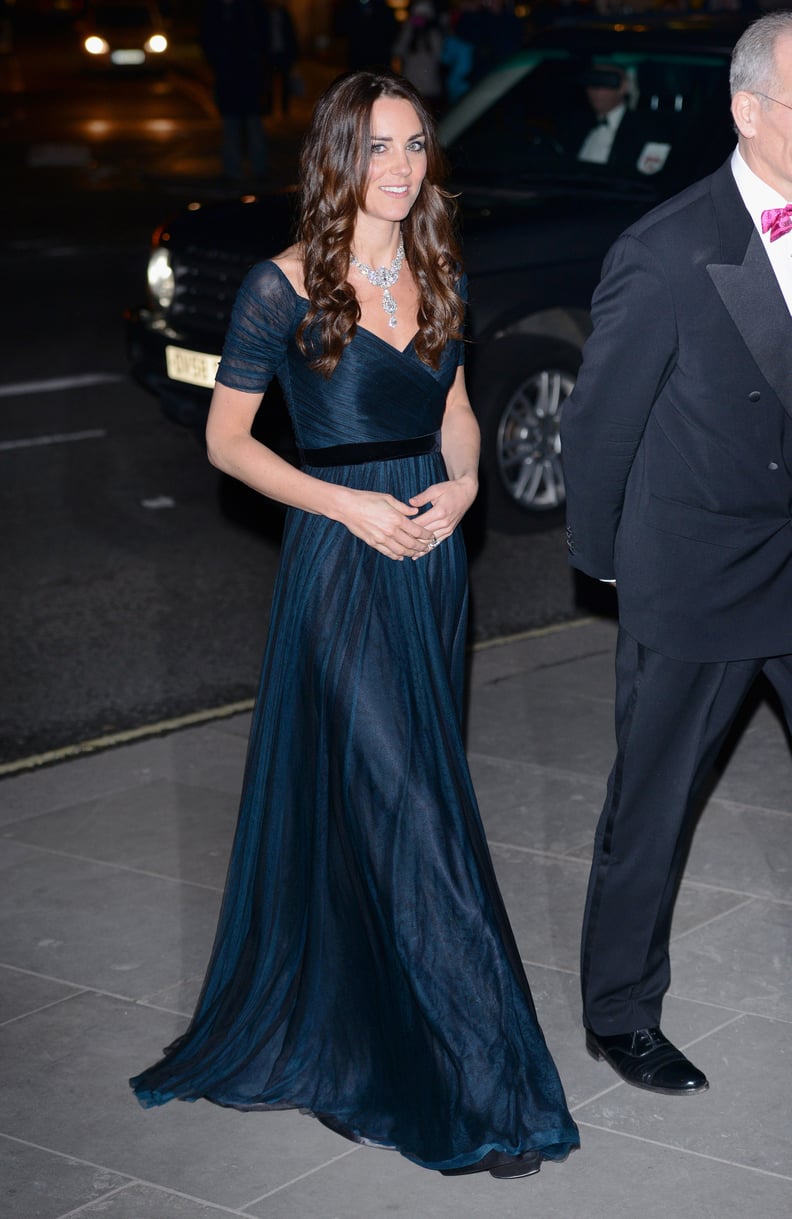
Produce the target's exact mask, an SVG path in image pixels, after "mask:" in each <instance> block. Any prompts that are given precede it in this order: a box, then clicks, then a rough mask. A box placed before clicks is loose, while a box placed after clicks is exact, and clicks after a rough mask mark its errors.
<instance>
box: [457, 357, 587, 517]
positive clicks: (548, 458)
mask: <svg viewBox="0 0 792 1219" xmlns="http://www.w3.org/2000/svg"><path fill="white" fill-rule="evenodd" d="M580 359H581V356H580V352H579V350H578V349H577V348H576V347H574V346H573V345H572V344H571V343H565V342H562V341H561V340H558V339H543V338H538V337H533V336H531V337H528V338H525V337H520V336H512V337H509V338H505V339H500V340H498V341H496V342H494V343H492V344H491V345H490V346H489V347H488V348H487V349H486V350H485V351H484V352H482V354H481V357H480V358H479V359H478V360H477V363H476V368H475V376H474V381H473V393H472V400H473V406H474V409H475V411H476V414H477V416H478V419H479V423H480V425H481V480H482V492H483V496H484V499H485V511H486V521H487V526H488V527H489V528H490V529H494V530H496V531H498V532H501V533H530V532H536V531H539V530H544V529H550V528H553V527H554V526H556V525H559V524H561V522H562V521H563V519H564V512H565V502H566V497H565V494H564V480H563V473H562V470H561V442H560V437H559V427H560V422H561V410H562V408H563V404H564V401H565V399H566V398H567V397H568V395H569V394H570V393H571V391H572V387H573V386H574V384H575V380H576V378H577V374H578V370H579V368H580Z"/></svg>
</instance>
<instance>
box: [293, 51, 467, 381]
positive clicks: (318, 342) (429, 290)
mask: <svg viewBox="0 0 792 1219" xmlns="http://www.w3.org/2000/svg"><path fill="white" fill-rule="evenodd" d="M380 97H395V98H402V99H403V100H404V101H407V102H409V103H410V105H411V106H412V107H413V108H414V109H415V112H416V114H417V115H418V118H419V120H420V123H421V127H422V129H423V131H424V133H425V136H426V177H425V178H424V180H423V183H422V185H421V190H420V192H419V194H418V197H417V199H416V200H415V203H414V204H413V206H412V208H411V210H410V213H409V215H408V216H407V218H406V219H405V221H404V223H403V225H402V237H403V240H404V251H405V255H406V258H407V263H408V265H409V267H410V270H411V272H412V275H413V279H414V280H415V283H416V286H417V288H418V333H417V335H416V337H415V341H414V347H415V352H416V354H417V355H418V357H419V358H420V359H421V360H423V362H424V363H425V364H428V365H429V366H430V367H432V368H437V367H438V364H439V361H440V354H441V352H442V350H443V347H444V346H445V344H446V343H447V342H448V341H449V340H450V339H454V338H459V337H460V335H461V331H462V322H463V317H464V305H463V302H462V300H461V298H460V296H459V293H458V291H457V284H458V280H459V276H460V269H461V261H460V254H459V245H458V242H457V239H456V234H455V223H456V206H455V201H454V198H453V196H452V195H450V194H449V192H448V191H446V190H444V189H443V187H442V185H441V182H442V180H443V178H444V176H445V169H446V165H445V159H444V157H443V154H442V151H441V148H440V143H439V141H438V138H437V131H436V127H435V122H434V119H433V117H432V115H431V114H430V112H429V111H428V110H427V108H426V106H425V104H424V102H423V100H422V98H421V96H420V94H419V93H418V92H417V90H416V89H415V88H414V87H413V86H412V85H411V84H410V82H409V81H408V80H405V79H404V77H401V76H397V75H396V74H395V73H394V72H389V71H381V72H373V71H355V72H347V73H346V74H345V75H344V76H340V77H339V78H338V79H337V80H335V81H334V82H333V84H331V85H330V87H329V88H328V89H327V90H325V92H324V93H323V94H322V96H321V97H320V99H319V101H318V102H317V104H316V108H315V110H314V114H313V120H312V122H311V126H310V129H309V131H308V133H307V134H306V137H305V140H304V142H303V146H302V150H301V154H300V183H301V188H300V189H301V198H300V213H299V221H298V229H297V239H298V241H299V243H300V245H301V247H302V251H301V252H302V257H303V275H304V281H305V292H306V296H307V297H308V300H309V302H310V304H309V308H308V312H307V314H306V317H305V318H304V320H303V322H302V323H301V325H300V327H299V329H298V331H297V343H298V345H299V347H300V349H301V351H302V352H303V353H304V354H305V355H306V356H308V357H309V359H310V364H311V367H312V368H315V369H317V370H318V371H319V372H321V373H323V374H324V375H325V376H326V377H329V376H330V374H331V373H332V372H333V370H334V369H335V367H336V365H337V364H338V361H339V360H340V359H341V355H342V353H343V350H344V347H345V346H346V345H347V343H349V342H350V341H351V339H352V338H353V336H354V334H355V331H356V329H357V323H358V322H359V320H360V305H359V303H358V299H357V296H356V295H355V290H354V288H353V287H352V285H351V284H350V283H349V282H348V276H349V252H350V249H351V247H352V236H353V233H354V228H355V220H356V218H357V213H358V209H359V208H361V207H363V205H364V202H365V198H366V186H367V181H368V169H369V161H370V158H371V109H372V106H373V105H374V102H375V101H376V100H377V98H380Z"/></svg>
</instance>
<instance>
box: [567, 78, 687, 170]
mask: <svg viewBox="0 0 792 1219" xmlns="http://www.w3.org/2000/svg"><path fill="white" fill-rule="evenodd" d="M581 84H582V85H583V86H584V87H585V93H586V102H587V105H586V108H585V111H578V112H577V113H575V114H574V115H572V116H571V118H570V119H569V120H568V121H567V123H566V124H565V125H564V129H563V130H562V131H561V132H559V138H560V142H561V143H562V145H563V146H564V148H565V150H566V151H567V153H569V155H571V156H573V157H574V158H575V159H576V160H577V161H581V162H585V163H586V164H589V165H608V166H610V167H611V170H613V169H614V168H615V169H616V170H617V171H618V172H623V173H625V174H628V175H631V176H632V175H634V174H635V173H638V174H653V173H657V172H658V170H660V169H662V168H663V166H664V165H665V162H666V159H667V157H668V154H669V153H670V151H671V142H670V136H669V133H668V130H667V124H666V123H665V122H664V120H663V118H662V117H661V116H660V115H657V114H653V115H648V114H646V113H645V112H643V111H640V112H639V111H638V110H636V109H634V108H633V106H632V105H631V100H632V99H631V84H630V78H629V76H628V75H627V72H626V71H625V70H624V68H622V67H619V66H618V65H617V64H609V63H593V64H591V65H590V66H589V68H588V69H587V70H586V71H585V72H584V73H583V76H582V77H581Z"/></svg>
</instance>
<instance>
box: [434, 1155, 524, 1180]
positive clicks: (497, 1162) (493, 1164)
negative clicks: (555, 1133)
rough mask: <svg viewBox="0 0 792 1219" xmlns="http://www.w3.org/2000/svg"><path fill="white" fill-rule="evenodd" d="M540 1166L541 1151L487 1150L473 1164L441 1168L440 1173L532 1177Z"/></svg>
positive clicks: (447, 1175)
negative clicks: (518, 1153) (519, 1153)
mask: <svg viewBox="0 0 792 1219" xmlns="http://www.w3.org/2000/svg"><path fill="white" fill-rule="evenodd" d="M541 1167H542V1153H541V1151H524V1152H523V1153H522V1155H518V1156H510V1155H508V1154H507V1153H506V1152H505V1151H488V1152H487V1154H486V1155H485V1156H484V1157H483V1159H481V1160H477V1161H476V1163H475V1164H466V1165H465V1167H464V1168H441V1169H440V1173H441V1175H442V1176H444V1177H466V1176H469V1174H470V1173H473V1172H488V1173H489V1174H490V1176H491V1177H497V1178H498V1179H499V1180H501V1181H505V1180H510V1179H511V1178H513V1177H532V1176H534V1174H535V1173H537V1172H538V1171H539V1169H540V1168H541Z"/></svg>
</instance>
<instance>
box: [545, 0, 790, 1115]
mask: <svg viewBox="0 0 792 1219" xmlns="http://www.w3.org/2000/svg"><path fill="white" fill-rule="evenodd" d="M731 92H732V107H731V108H732V115H733V118H734V123H735V127H736V130H737V147H736V149H735V151H734V154H733V155H732V157H731V158H730V159H729V161H727V162H726V164H724V165H723V166H722V167H721V168H720V169H719V170H718V171H717V172H716V173H714V174H713V175H712V176H711V177H708V178H705V179H704V180H703V181H701V182H698V183H697V184H695V185H694V186H692V187H690V188H689V189H687V190H686V191H684V192H683V193H682V194H680V195H677V196H676V197H675V198H674V199H671V200H670V201H668V202H666V203H664V204H662V205H661V206H660V207H658V208H656V209H655V210H654V211H652V212H650V213H649V214H648V215H647V216H645V217H644V218H643V219H642V220H640V221H639V222H638V223H637V224H634V225H633V226H632V227H631V228H630V229H628V230H627V232H626V233H624V234H623V235H622V236H621V237H620V238H619V240H618V241H617V242H616V244H615V245H614V247H613V248H612V249H611V251H610V253H609V254H608V256H607V258H606V261H605V265H604V269H603V277H602V280H601V282H600V285H599V287H598V288H597V291H596V293H595V295H594V301H593V306H592V316H593V322H594V328H593V333H592V335H591V337H590V339H589V341H588V343H587V345H586V348H585V352H584V359H583V366H582V369H581V372H580V376H579V379H578V381H577V385H576V386H575V390H574V392H573V393H572V395H571V397H570V399H569V400H568V402H567V404H566V406H565V410H564V416H563V422H562V452H563V457H564V467H565V473H566V480H567V495H568V528H567V535H568V545H569V551H570V562H571V563H572V565H573V566H575V567H578V568H580V569H581V570H582V571H584V572H586V573H588V574H589V575H591V576H594V577H595V578H598V579H603V580H615V583H616V589H617V595H618V601H619V626H620V629H619V639H618V645H617V655H616V680H617V684H616V735H617V746H618V751H617V757H616V761H615V764H614V767H613V770H612V772H611V775H610V779H609V782H608V790H607V796H606V802H605V807H604V809H603V812H602V816H601V819H600V822H599V826H598V829H597V833H596V839H595V847H594V859H593V863H592V870H591V876H590V881H589V891H588V897H587V902H586V912H585V919H584V928H583V945H582V958H581V982H582V989H583V1005H584V1006H583V1013H584V1023H585V1026H586V1043H587V1046H588V1049H589V1051H590V1052H591V1053H592V1054H593V1055H594V1056H595V1057H596V1058H604V1059H606V1060H607V1061H608V1062H609V1063H610V1064H611V1066H612V1067H614V1068H615V1070H616V1071H617V1072H618V1073H619V1074H620V1075H621V1076H622V1078H623V1079H625V1080H626V1081H627V1082H628V1083H632V1084H635V1085H637V1086H638V1087H643V1088H648V1089H649V1090H651V1091H655V1092H663V1093H669V1094H672V1095H686V1094H690V1093H695V1092H700V1091H702V1090H703V1089H705V1088H706V1087H707V1086H708V1083H707V1079H706V1077H705V1076H704V1074H703V1073H702V1072H701V1071H700V1070H699V1069H698V1068H697V1067H695V1066H694V1065H693V1064H692V1063H691V1062H690V1061H689V1060H688V1059H687V1058H686V1057H685V1056H684V1055H683V1054H682V1053H681V1052H680V1051H679V1050H678V1049H676V1047H674V1046H673V1045H672V1044H671V1043H670V1042H669V1041H668V1040H667V1039H666V1038H665V1037H664V1035H663V1033H662V1032H661V1031H660V1013H661V1005H662V999H663V995H664V993H665V991H666V989H667V987H668V984H669V976H670V975H669V961H668V941H669V933H670V924H671V915H672V909H673V903H674V898H675V894H676V890H677V886H678V883H679V879H680V875H681V871H682V867H683V864H684V858H685V852H686V847H687V843H688V840H689V834H690V831H691V825H692V821H693V819H694V817H695V813H696V811H697V803H698V802H699V801H700V799H701V797H702V794H703V792H704V789H705V786H706V783H707V779H708V776H709V775H710V774H711V770H712V767H713V764H714V761H715V759H716V757H717V754H718V751H719V749H720V747H721V745H722V743H723V741H724V739H725V736H726V734H727V731H728V729H729V727H730V725H731V724H732V723H733V721H734V718H735V716H736V714H737V711H738V709H739V706H740V704H741V702H742V701H743V699H744V697H745V695H746V693H747V691H748V689H749V687H750V686H751V684H752V683H753V681H754V679H755V678H756V677H757V676H758V674H759V673H761V672H764V673H765V674H766V676H767V677H768V678H769V679H770V681H771V682H772V683H773V685H774V686H775V688H776V690H777V692H778V694H779V697H780V699H781V702H782V704H783V707H784V710H785V713H786V717H787V721H788V722H789V723H790V727H792V317H791V316H790V312H791V311H792V205H789V200H790V199H792V12H788V11H785V12H775V13H772V14H769V15H767V16H765V17H762V18H760V19H759V20H758V21H756V22H755V23H754V24H753V25H752V26H750V28H749V29H748V30H747V31H746V33H744V34H743V36H742V37H741V38H740V40H739V42H738V43H737V46H736V47H735V49H734V53H733V57H732V67H731Z"/></svg>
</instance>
